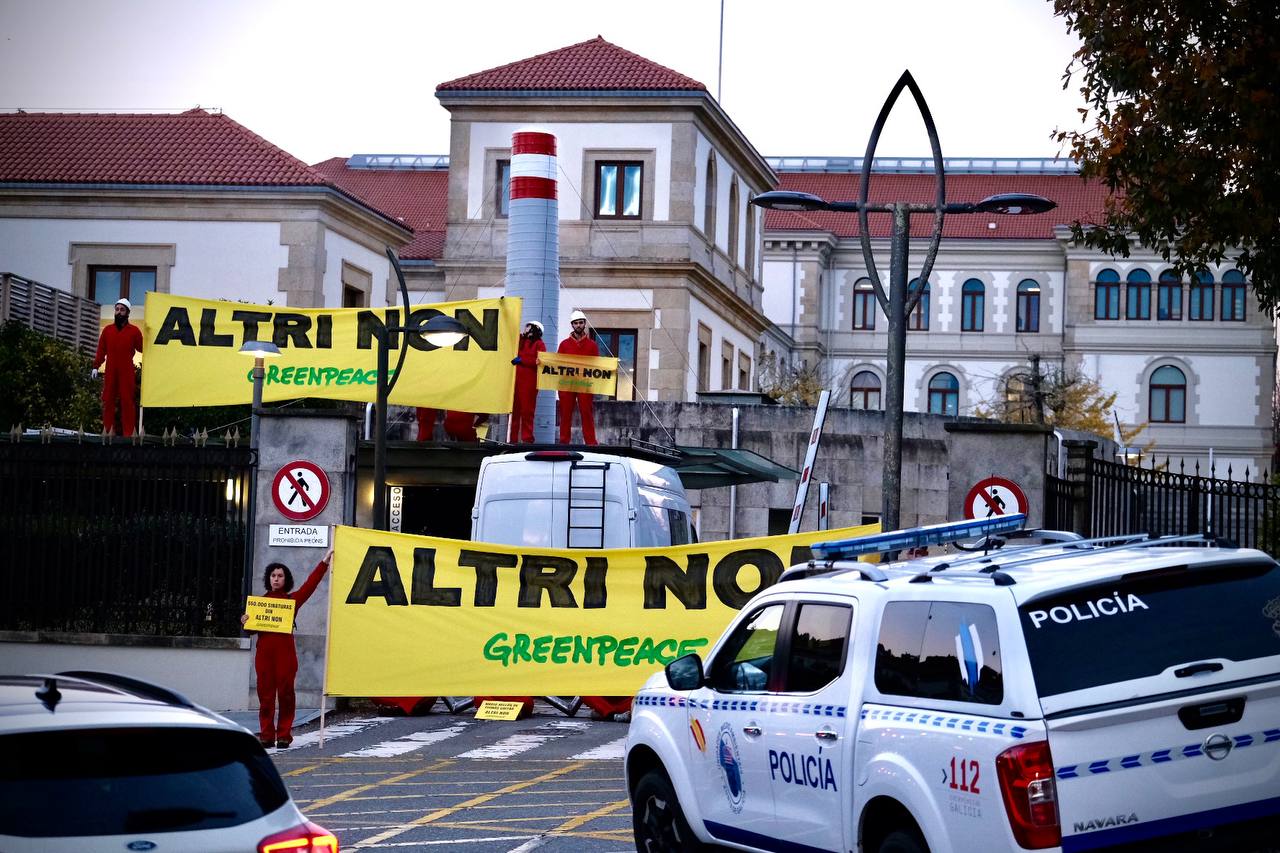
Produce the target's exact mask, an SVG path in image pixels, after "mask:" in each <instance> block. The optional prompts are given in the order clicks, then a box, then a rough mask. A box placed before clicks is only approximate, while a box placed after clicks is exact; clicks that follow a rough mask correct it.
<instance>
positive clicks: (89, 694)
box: [0, 673, 240, 734]
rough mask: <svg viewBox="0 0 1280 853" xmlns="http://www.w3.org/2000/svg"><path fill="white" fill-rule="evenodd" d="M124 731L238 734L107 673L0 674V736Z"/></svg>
mask: <svg viewBox="0 0 1280 853" xmlns="http://www.w3.org/2000/svg"><path fill="white" fill-rule="evenodd" d="M95 676H96V677H95ZM99 679H101V680H99ZM50 686H52V687H53V688H54V689H55V691H56V692H50V691H49V689H48V688H49V687H50ZM130 726H195V727H213V728H230V729H235V730H239V729H240V727H239V726H237V725H235V724H234V723H232V722H231V721H230V720H227V719H225V718H223V717H220V716H218V715H217V714H214V713H213V712H212V711H209V710H207V709H205V708H201V707H200V706H198V705H194V704H192V703H190V702H189V701H187V700H186V699H185V698H183V697H182V696H181V695H180V694H177V693H173V692H172V691H168V690H166V689H165V688H162V687H158V686H156V685H151V684H147V683H146V682H142V681H137V680H135V679H130V678H126V677H122V676H115V675H113V674H110V673H85V674H83V675H79V676H72V675H68V674H66V673H62V674H56V675H44V674H39V675H0V734H10V733H15V732H29V731H47V730H50V729H65V728H90V727H91V728H117V727H130Z"/></svg>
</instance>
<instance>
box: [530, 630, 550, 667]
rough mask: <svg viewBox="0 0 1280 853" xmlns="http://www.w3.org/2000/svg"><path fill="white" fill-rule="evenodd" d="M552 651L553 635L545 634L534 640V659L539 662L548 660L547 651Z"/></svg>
mask: <svg viewBox="0 0 1280 853" xmlns="http://www.w3.org/2000/svg"><path fill="white" fill-rule="evenodd" d="M550 651H551V637H550V636H549V635H546V634H544V635H543V636H541V637H539V638H538V639H536V640H534V641H533V659H534V660H535V661H537V662H538V663H546V662H547V653H548V652H550Z"/></svg>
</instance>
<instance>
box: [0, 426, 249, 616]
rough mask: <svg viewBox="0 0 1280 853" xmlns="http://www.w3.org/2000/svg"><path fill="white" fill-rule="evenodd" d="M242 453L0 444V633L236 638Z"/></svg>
mask: <svg viewBox="0 0 1280 853" xmlns="http://www.w3.org/2000/svg"><path fill="white" fill-rule="evenodd" d="M251 458H252V457H251V451H249V450H247V449H242V448H234V447H162V446H104V445H101V444H80V443H75V442H65V443H52V444H36V443H30V442H18V443H12V444H0V565H3V566H4V571H3V573H0V629H5V630H18V631H58V632H71V633H81V632H84V633H108V634H147V635H157V636H190V637H199V636H238V635H239V633H240V612H241V609H242V604H243V600H242V593H241V583H242V579H243V572H244V557H245V553H244V551H245V525H246V522H247V516H248V506H247V500H248V495H249V476H250V473H251V466H250V461H251Z"/></svg>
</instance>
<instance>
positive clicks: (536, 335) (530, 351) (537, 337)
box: [507, 320, 547, 444]
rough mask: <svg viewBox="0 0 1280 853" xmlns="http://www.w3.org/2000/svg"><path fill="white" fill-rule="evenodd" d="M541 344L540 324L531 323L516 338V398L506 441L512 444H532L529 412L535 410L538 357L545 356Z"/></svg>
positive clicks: (530, 413)
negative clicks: (518, 341) (517, 347)
mask: <svg viewBox="0 0 1280 853" xmlns="http://www.w3.org/2000/svg"><path fill="white" fill-rule="evenodd" d="M546 351H547V345H546V344H544V343H543V342H542V324H541V323H539V322H538V321H537V320H531V321H530V322H529V324H528V325H527V326H525V327H524V334H522V335H521V336H520V354H519V355H517V356H516V357H515V358H513V359H511V363H512V364H514V365H515V366H516V396H515V400H514V401H512V404H511V429H510V430H509V432H508V434H507V440H508V441H510V442H511V443H512V444H516V443H517V442H521V441H523V442H524V443H525V444H532V443H533V412H534V409H536V408H537V406H538V353H540V352H546Z"/></svg>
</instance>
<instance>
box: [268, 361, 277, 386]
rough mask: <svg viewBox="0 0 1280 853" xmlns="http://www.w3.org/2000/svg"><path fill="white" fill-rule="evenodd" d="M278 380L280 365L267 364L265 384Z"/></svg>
mask: <svg viewBox="0 0 1280 853" xmlns="http://www.w3.org/2000/svg"><path fill="white" fill-rule="evenodd" d="M279 381H280V365H278V364H271V365H268V366H267V384H268V385H272V384H274V383H276V382H279Z"/></svg>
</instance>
